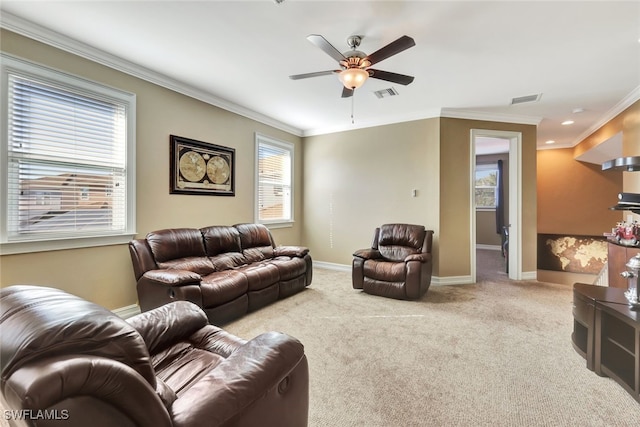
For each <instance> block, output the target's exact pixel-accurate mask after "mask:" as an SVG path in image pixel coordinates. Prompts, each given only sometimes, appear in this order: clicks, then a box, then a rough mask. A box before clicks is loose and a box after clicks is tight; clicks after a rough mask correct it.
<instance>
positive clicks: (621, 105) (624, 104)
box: [571, 86, 640, 147]
mask: <svg viewBox="0 0 640 427" xmlns="http://www.w3.org/2000/svg"><path fill="white" fill-rule="evenodd" d="M639 99H640V86H638V87H636V88H635V89H633V90H632V91H631V92H630V93H629V94H628V95H627V96H625V97H624V98H622V99H621V100H620V102H618V103H617V104H616V105H614V106H613V107H612V108H611V109H610V110H609V111H607V112H606V113H605V114H604V115H603V116H602V117H600V119H599V120H598V121H597V122H596V123H594V124H593V125H592V126H591V127H590V128H589V129H587V130H585V131H584V132H582V133H581V134H580V135H579V136H578V137H577V138H576V139H575V140H574V141H573V143H572V144H571V147H575V146H576V145H578V144H580V143H581V142H582V141H584V140H585V139H586V138H587V137H589V136H590V135H592V134H593V133H594V132H595V131H597V130H598V129H600V128H601V127H602V126H604V125H605V124H607V123H608V122H609V121H610V120H612V119H613V118H615V117H616V116H617V115H618V114H620V113H622V112H623V111H624V110H626V109H627V108H629V107H630V106H631V105H633V103H634V102H636V101H638V100H639Z"/></svg>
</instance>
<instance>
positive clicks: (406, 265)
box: [352, 224, 433, 300]
mask: <svg viewBox="0 0 640 427" xmlns="http://www.w3.org/2000/svg"><path fill="white" fill-rule="evenodd" d="M432 242H433V231H432V230H426V229H425V227H424V226H422V225H413V224H384V225H382V226H380V227H379V228H376V231H375V233H374V235H373V243H372V244H371V248H368V249H360V250H357V251H356V252H355V253H354V254H353V268H352V283H353V288H354V289H362V290H363V291H364V292H366V293H369V294H373V295H379V296H384V297H390V298H396V299H404V300H407V299H408V300H415V299H418V298H420V297H422V296H423V295H424V294H425V293H426V292H427V290H428V289H429V286H430V285H431V272H432V268H433V263H432V260H431V245H432Z"/></svg>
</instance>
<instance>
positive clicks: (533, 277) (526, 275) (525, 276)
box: [522, 271, 538, 280]
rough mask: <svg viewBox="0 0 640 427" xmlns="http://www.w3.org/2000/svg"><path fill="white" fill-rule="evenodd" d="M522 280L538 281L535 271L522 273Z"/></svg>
mask: <svg viewBox="0 0 640 427" xmlns="http://www.w3.org/2000/svg"><path fill="white" fill-rule="evenodd" d="M522 280H538V272H537V271H523V272H522Z"/></svg>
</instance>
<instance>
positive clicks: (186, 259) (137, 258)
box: [129, 224, 312, 325]
mask: <svg viewBox="0 0 640 427" xmlns="http://www.w3.org/2000/svg"><path fill="white" fill-rule="evenodd" d="M129 251H130V253H131V260H132V262H133V270H134V274H135V277H136V280H137V291H138V300H139V303H140V308H141V309H142V311H146V310H150V309H152V308H155V307H159V306H161V305H163V304H166V303H168V302H171V301H176V300H186V301H191V302H193V303H195V304H197V305H198V306H199V307H201V308H202V309H203V310H204V311H205V313H206V314H207V317H208V318H209V321H210V322H211V323H213V324H216V325H221V324H224V323H226V322H228V321H230V320H232V319H235V318H238V317H240V316H242V315H244V314H245V313H247V312H250V311H253V310H256V309H258V308H260V307H264V306H265V305H268V304H271V303H273V302H274V301H277V300H278V299H281V298H285V297H288V296H290V295H293V294H295V293H297V292H299V291H301V290H303V289H304V288H305V287H306V286H308V285H310V284H311V278H312V260H311V255H310V254H309V249H307V248H305V247H301V246H276V245H275V243H274V241H273V237H272V236H271V233H270V232H269V229H267V227H265V226H264V225H261V224H237V225H234V226H223V225H218V226H211V227H205V228H201V229H197V228H179V229H167V230H159V231H154V232H151V233H149V234H147V236H146V238H145V239H136V240H132V241H131V242H130V243H129Z"/></svg>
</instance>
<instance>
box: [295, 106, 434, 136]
mask: <svg viewBox="0 0 640 427" xmlns="http://www.w3.org/2000/svg"><path fill="white" fill-rule="evenodd" d="M436 117H440V109H433V110H429V111H421V112H418V113H415V114H410V115H403V116H388V117H387V118H385V119H384V120H368V121H367V120H364V121H361V122H358V123H355V124H352V123H349V124H344V125H340V126H333V127H328V128H316V129H309V130H306V131H304V132H303V133H302V136H303V137H307V136H316V135H327V134H330V133H337V132H347V131H350V130H357V129H366V128H372V127H376V126H385V125H394V124H397V123H405V122H412V121H415V120H424V119H433V118H436Z"/></svg>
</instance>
